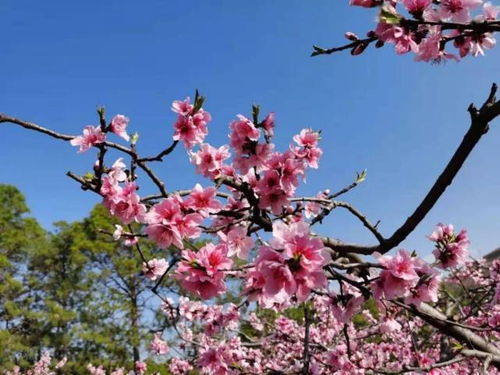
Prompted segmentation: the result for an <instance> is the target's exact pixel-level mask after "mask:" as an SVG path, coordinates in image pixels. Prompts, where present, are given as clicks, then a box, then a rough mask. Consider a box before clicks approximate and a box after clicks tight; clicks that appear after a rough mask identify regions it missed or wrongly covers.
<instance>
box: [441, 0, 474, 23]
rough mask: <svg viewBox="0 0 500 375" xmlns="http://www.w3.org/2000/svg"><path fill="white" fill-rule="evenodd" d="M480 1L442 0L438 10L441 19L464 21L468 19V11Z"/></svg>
mask: <svg viewBox="0 0 500 375" xmlns="http://www.w3.org/2000/svg"><path fill="white" fill-rule="evenodd" d="M482 3H483V1H482V0H442V1H441V3H440V6H439V12H440V15H441V17H442V18H443V19H448V20H450V21H454V22H460V23H466V22H468V21H469V20H470V13H469V11H470V10H471V9H473V8H475V7H477V6H479V5H481V4H482Z"/></svg>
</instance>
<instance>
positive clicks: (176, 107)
mask: <svg viewBox="0 0 500 375" xmlns="http://www.w3.org/2000/svg"><path fill="white" fill-rule="evenodd" d="M190 102H191V98H190V97H189V96H188V97H187V98H186V99H184V100H174V101H173V103H172V111H173V112H175V113H178V114H179V115H183V116H187V115H190V114H191V112H192V111H193V108H194V107H193V105H192V104H191V103H190Z"/></svg>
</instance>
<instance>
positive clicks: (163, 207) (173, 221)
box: [144, 197, 203, 249]
mask: <svg viewBox="0 0 500 375" xmlns="http://www.w3.org/2000/svg"><path fill="white" fill-rule="evenodd" d="M202 221H203V217H202V216H201V215H200V214H193V213H192V214H184V213H183V212H182V211H181V206H180V198H177V197H169V198H166V199H164V200H163V201H161V202H160V203H157V204H156V205H154V206H153V207H152V209H151V210H150V212H149V213H148V214H147V216H146V222H147V223H148V226H147V227H146V229H145V230H144V232H145V233H146V234H147V235H148V236H149V237H150V238H152V239H153V240H154V241H155V242H156V244H157V245H158V246H159V247H161V248H163V249H166V248H168V247H169V246H170V245H174V246H176V247H177V248H179V249H183V248H184V244H183V242H182V240H183V237H187V238H197V237H199V236H200V234H201V229H200V228H199V225H200V223H201V222H202Z"/></svg>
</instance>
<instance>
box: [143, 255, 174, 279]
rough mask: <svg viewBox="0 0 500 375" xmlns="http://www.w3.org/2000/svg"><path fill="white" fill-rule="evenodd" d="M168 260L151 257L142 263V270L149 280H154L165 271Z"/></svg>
mask: <svg viewBox="0 0 500 375" xmlns="http://www.w3.org/2000/svg"><path fill="white" fill-rule="evenodd" d="M167 268H168V262H167V261H166V260H165V259H156V258H155V259H151V260H150V261H148V262H147V263H143V264H142V272H144V276H146V277H147V278H148V279H149V280H152V281H155V280H156V279H158V278H159V277H161V276H162V275H163V274H164V273H165V271H167Z"/></svg>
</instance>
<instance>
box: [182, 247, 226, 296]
mask: <svg viewBox="0 0 500 375" xmlns="http://www.w3.org/2000/svg"><path fill="white" fill-rule="evenodd" d="M182 257H183V260H182V262H181V263H180V265H179V266H178V267H177V270H176V273H175V278H176V279H177V280H179V282H180V283H181V285H182V287H183V288H184V289H186V290H188V291H190V292H192V293H194V294H196V295H198V296H200V297H201V298H202V299H209V298H212V297H215V296H217V295H218V294H220V293H222V292H224V291H226V285H225V284H224V270H228V269H230V268H231V266H232V261H231V259H229V258H228V257H227V248H226V246H224V245H217V246H216V245H214V244H212V243H208V244H207V245H205V246H203V247H202V248H201V249H200V250H199V251H198V252H196V253H195V252H193V251H191V250H184V251H183V252H182Z"/></svg>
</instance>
